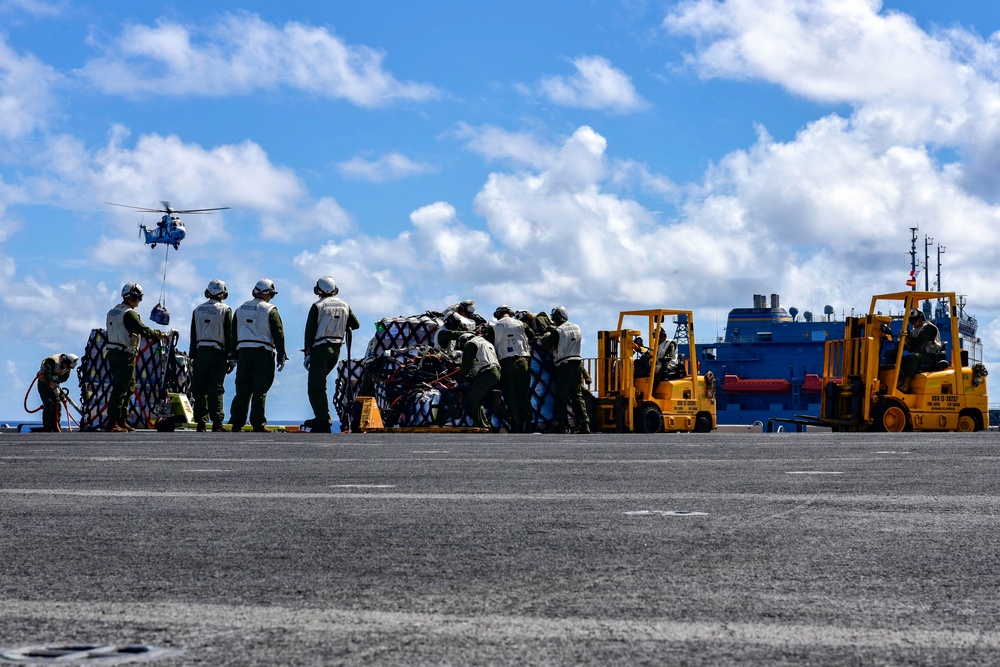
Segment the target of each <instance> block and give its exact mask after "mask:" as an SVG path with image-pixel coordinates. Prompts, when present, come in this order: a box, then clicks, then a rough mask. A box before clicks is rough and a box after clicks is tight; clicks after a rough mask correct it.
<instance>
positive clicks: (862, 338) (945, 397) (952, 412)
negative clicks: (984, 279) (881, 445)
mask: <svg viewBox="0 0 1000 667" xmlns="http://www.w3.org/2000/svg"><path fill="white" fill-rule="evenodd" d="M932 301H933V302H936V303H937V305H938V307H939V308H941V307H943V308H946V309H947V310H946V312H947V313H948V314H949V317H948V318H947V320H948V323H949V331H948V334H950V335H949V336H947V338H946V343H945V345H944V349H943V350H941V351H939V352H938V353H936V354H931V355H925V361H924V362H923V363H922V364H921V365H919V366H917V373H916V375H915V376H914V377H913V379H912V380H911V381H910V383H909V387H908V388H907V387H905V384H906V383H905V382H904V383H903V384H904V387H903V389H906V391H903V390H902V389H901V388H900V387H899V384H900V382H899V380H900V369H901V367H902V365H903V363H904V362H903V358H904V355H906V354H908V350H906V349H905V348H906V345H905V341H906V332H907V320H908V319H909V315H910V313H912V312H914V311H917V310H920V307H921V302H932ZM956 301H957V300H956V298H955V293H954V292H917V291H907V292H898V293H893V294H882V295H877V296H874V297H872V304H871V309H870V310H869V313H870V314H869V315H866V316H864V317H849V318H847V320H846V323H845V331H844V340H831V341H827V343H826V348H825V350H824V354H825V358H824V371H823V402H822V406H821V414H820V418H819V420H817V421H815V422H813V423H816V424H820V425H824V426H829V427H831V428H832V429H833V430H834V431H889V432H899V431H962V432H967V431H981V430H983V429H984V428H986V427H987V426H988V425H989V409H988V406H987V397H986V374H987V373H986V368H985V367H984V366H983V365H982V364H981V363H977V364H975V365H973V366H971V367H970V366H969V360H968V351H967V350H963V349H961V345H960V340H961V339H960V338H959V329H958V320H959V317H958V307H957V303H956ZM883 312H886V313H892V312H895V313H897V314H896V315H891V314H889V315H883V314H882V313H883ZM921 312H923V311H921ZM927 319H928V320H930V319H931V318H930V317H927ZM939 321H940V320H939ZM941 333H944V332H941ZM927 357H930V358H927Z"/></svg>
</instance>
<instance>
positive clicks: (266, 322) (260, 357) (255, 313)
mask: <svg viewBox="0 0 1000 667" xmlns="http://www.w3.org/2000/svg"><path fill="white" fill-rule="evenodd" d="M277 293H278V290H277V289H275V287H274V281H272V280H270V279H268V278H261V279H260V280H258V281H257V284H256V285H254V288H253V298H252V299H250V300H249V301H247V302H246V303H244V304H243V305H241V306H240V307H239V308H237V309H236V313H235V314H234V315H233V339H234V340H235V341H236V363H237V367H236V396H234V397H233V402H232V405H230V406H229V423H230V425H231V426H232V427H233V431H241V430H242V429H243V426H244V425H245V424H246V423H247V412H248V411H249V418H250V425H251V426H253V430H254V432H255V433H268V432H270V430H271V429H269V428H268V427H267V417H266V416H265V415H264V409H265V407H266V405H267V392H268V390H270V389H271V385H272V384H274V370H275V364H277V369H278V372H279V373H280V372H281V371H282V370H284V368H285V362H286V361H288V355H287V354H285V329H284V326H283V325H282V323H281V315H279V314H278V309H277V308H276V307H275V306H274V305H273V304H272V303H271V299H273V298H274V297H275V295H276V294H277Z"/></svg>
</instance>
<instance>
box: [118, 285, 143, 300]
mask: <svg viewBox="0 0 1000 667" xmlns="http://www.w3.org/2000/svg"><path fill="white" fill-rule="evenodd" d="M122 298H123V299H138V300H139V301H142V285H140V284H139V283H125V284H124V285H123V286H122Z"/></svg>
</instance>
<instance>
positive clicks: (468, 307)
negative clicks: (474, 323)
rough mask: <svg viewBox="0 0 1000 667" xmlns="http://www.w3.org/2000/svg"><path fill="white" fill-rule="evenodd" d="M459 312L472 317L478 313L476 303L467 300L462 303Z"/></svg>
mask: <svg viewBox="0 0 1000 667" xmlns="http://www.w3.org/2000/svg"><path fill="white" fill-rule="evenodd" d="M458 312H460V313H464V314H465V315H472V314H473V313H475V312H476V302H475V301H473V300H472V299H466V300H465V301H463V302H462V303H460V304H458Z"/></svg>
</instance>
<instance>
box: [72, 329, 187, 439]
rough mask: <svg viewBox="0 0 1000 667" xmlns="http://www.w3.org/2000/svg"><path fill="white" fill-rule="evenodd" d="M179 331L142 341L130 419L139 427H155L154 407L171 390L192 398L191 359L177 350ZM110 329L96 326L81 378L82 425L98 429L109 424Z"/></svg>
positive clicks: (81, 367) (89, 341)
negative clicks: (166, 337)
mask: <svg viewBox="0 0 1000 667" xmlns="http://www.w3.org/2000/svg"><path fill="white" fill-rule="evenodd" d="M176 343H177V333H176V332H174V333H173V334H172V335H171V338H170V340H169V342H167V343H164V342H163V341H160V340H159V339H157V340H147V339H146V338H142V339H141V340H140V342H139V351H138V353H137V354H136V359H135V392H134V393H133V394H132V397H131V398H130V399H129V403H128V416H127V419H128V422H129V424H131V425H132V426H134V427H136V428H151V427H152V422H151V420H152V417H153V414H154V409H155V408H156V404H157V402H158V401H161V400H163V399H164V398H166V394H167V393H177V394H183V395H185V396H187V397H188V400H191V376H192V371H191V359H190V358H189V357H188V356H187V355H186V354H185V353H183V352H181V351H179V350H178V349H177V345H176ZM106 346H107V332H106V331H105V330H104V329H94V330H92V331H91V332H90V338H89V339H88V340H87V349H86V350H85V351H84V354H83V358H82V359H80V365H79V366H78V367H77V371H76V372H77V379H78V381H79V383H80V408H81V411H82V413H83V414H82V418H81V419H80V427H81V428H82V429H84V430H89V431H95V430H99V429H103V428H104V427H105V425H106V424H107V414H108V399H109V398H110V396H111V385H112V378H111V367H110V364H108V362H107V359H105V357H104V351H105V348H106Z"/></svg>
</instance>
